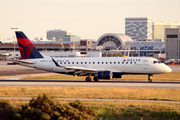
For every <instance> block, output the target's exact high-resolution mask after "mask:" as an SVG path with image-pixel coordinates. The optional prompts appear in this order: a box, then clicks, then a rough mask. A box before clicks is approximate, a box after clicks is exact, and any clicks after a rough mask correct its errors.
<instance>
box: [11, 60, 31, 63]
mask: <svg viewBox="0 0 180 120" xmlns="http://www.w3.org/2000/svg"><path fill="white" fill-rule="evenodd" d="M13 62H17V63H26V64H34V63H33V62H31V61H27V60H14V61H13Z"/></svg>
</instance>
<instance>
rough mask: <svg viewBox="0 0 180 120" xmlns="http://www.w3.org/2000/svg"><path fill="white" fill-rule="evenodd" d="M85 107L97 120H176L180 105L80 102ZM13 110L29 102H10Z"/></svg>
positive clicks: (16, 100) (60, 101) (63, 102)
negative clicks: (95, 112)
mask: <svg viewBox="0 0 180 120" xmlns="http://www.w3.org/2000/svg"><path fill="white" fill-rule="evenodd" d="M68 102H71V101H67V100H66V101H64V100H59V101H58V103H59V104H67V103H68ZM81 102H83V103H84V104H85V105H86V106H91V107H92V108H93V109H95V110H96V111H97V113H98V115H97V116H96V118H97V120H102V119H103V120H104V119H105V120H119V119H128V120H140V119H148V120H166V119H167V120H169V119H174V120H176V119H177V120H178V119H179V118H180V104H167V103H141V102H121V101H115V102H111V101H108V102H107V101H101V102H99V101H81ZM10 103H11V105H12V106H13V107H15V108H20V107H21V105H25V104H27V103H29V100H18V99H15V100H10Z"/></svg>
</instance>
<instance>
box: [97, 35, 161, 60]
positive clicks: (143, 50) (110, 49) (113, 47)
mask: <svg viewBox="0 0 180 120" xmlns="http://www.w3.org/2000/svg"><path fill="white" fill-rule="evenodd" d="M96 48H97V49H100V50H102V51H104V52H103V54H106V55H107V54H114V53H115V52H116V53H121V54H122V55H125V56H153V57H156V58H158V57H164V55H162V54H164V53H165V42H163V41H135V40H132V39H131V38H130V37H129V36H127V35H125V34H114V33H107V34H104V35H102V36H100V37H99V38H98V40H97V42H96ZM106 55H102V56H106ZM154 55H155V56H154ZM111 56H112V55H111Z"/></svg>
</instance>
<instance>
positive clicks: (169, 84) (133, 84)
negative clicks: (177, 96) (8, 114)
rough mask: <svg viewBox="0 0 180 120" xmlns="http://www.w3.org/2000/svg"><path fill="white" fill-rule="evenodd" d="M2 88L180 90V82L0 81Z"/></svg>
mask: <svg viewBox="0 0 180 120" xmlns="http://www.w3.org/2000/svg"><path fill="white" fill-rule="evenodd" d="M0 86H78V87H129V88H133V87H134V88H137V87H140V88H174V89H180V82H159V81H153V82H152V83H149V82H147V81H116V80H101V81H99V82H94V81H92V82H85V81H84V80H0Z"/></svg>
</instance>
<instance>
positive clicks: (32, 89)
mask: <svg viewBox="0 0 180 120" xmlns="http://www.w3.org/2000/svg"><path fill="white" fill-rule="evenodd" d="M42 93H46V94H48V95H50V96H54V97H55V98H93V99H96V98H98V99H135V100H164V101H180V89H163V88H119V87H69V86H3V87H0V97H37V95H38V94H42Z"/></svg>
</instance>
